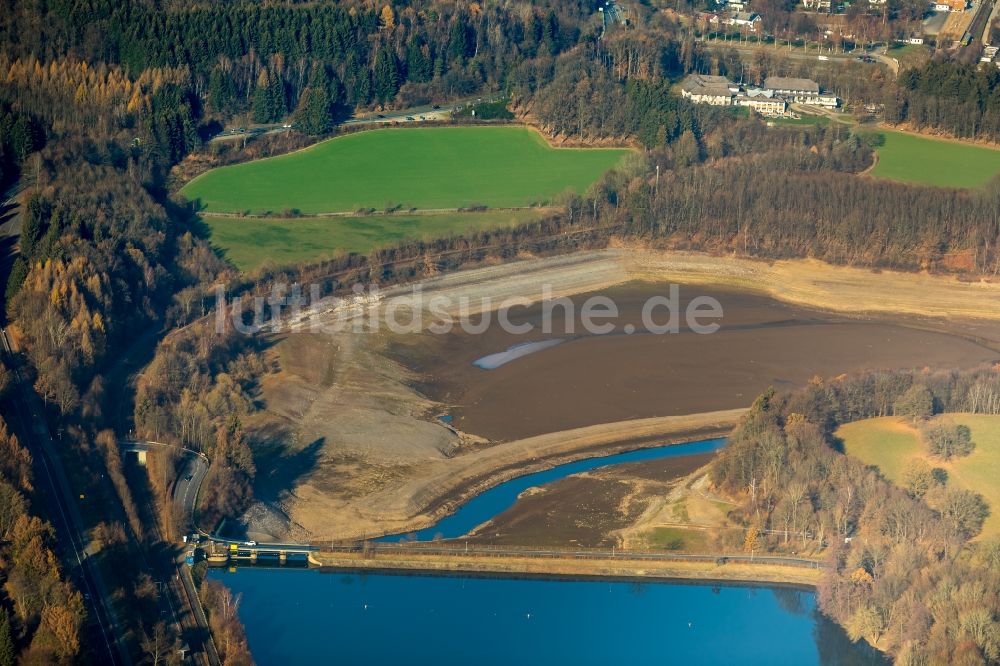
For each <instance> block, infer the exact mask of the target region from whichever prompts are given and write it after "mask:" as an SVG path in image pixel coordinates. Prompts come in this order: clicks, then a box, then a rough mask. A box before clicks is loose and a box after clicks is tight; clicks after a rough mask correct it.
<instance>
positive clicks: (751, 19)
mask: <svg viewBox="0 0 1000 666" xmlns="http://www.w3.org/2000/svg"><path fill="white" fill-rule="evenodd" d="M760 21H761V18H760V14H757V13H754V12H736V13H735V14H732V15H731V16H730V17H729V20H728V21H727V23H729V25H735V26H738V27H740V28H743V27H750V28H755V27H756V26H757V24H758V23H760Z"/></svg>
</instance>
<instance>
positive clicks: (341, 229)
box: [203, 210, 548, 271]
mask: <svg viewBox="0 0 1000 666" xmlns="http://www.w3.org/2000/svg"><path fill="white" fill-rule="evenodd" d="M547 212H548V211H542V210H519V211H512V212H510V211H509V212H503V211H486V212H483V213H453V214H452V213H442V214H438V215H371V216H364V217H303V218H294V219H276V218H238V217H211V216H206V217H205V218H203V220H204V222H205V224H206V225H207V226H208V227H209V229H210V231H211V234H212V245H213V246H214V247H215V248H216V249H217V250H219V251H220V252H221V253H222V254H223V256H225V258H226V259H228V260H229V261H230V262H232V263H233V264H234V265H235V266H236V267H237V268H239V269H240V270H243V271H252V270H254V269H256V268H259V267H261V266H264V265H271V266H289V265H293V264H299V263H303V262H307V261H315V260H319V259H324V258H327V257H331V256H334V255H336V254H342V253H350V252H358V253H367V252H369V251H370V250H372V249H373V248H376V247H384V246H388V245H394V244H397V243H399V242H401V241H404V240H412V239H420V240H427V239H432V238H442V237H447V236H451V235H453V234H463V233H468V232H475V231H486V230H490V229H498V228H501V227H511V226H517V225H519V224H524V223H527V222H531V221H534V220H537V219H540V218H542V217H544V216H545V215H546V214H547Z"/></svg>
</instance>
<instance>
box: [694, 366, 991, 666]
mask: <svg viewBox="0 0 1000 666" xmlns="http://www.w3.org/2000/svg"><path fill="white" fill-rule="evenodd" d="M912 392H921V393H925V394H926V395H929V396H931V401H932V404H933V411H934V412H936V413H940V412H945V411H973V412H979V413H993V414H995V413H998V411H997V407H998V405H997V404H996V403H995V402H992V401H993V400H995V398H996V396H998V395H1000V368H997V367H984V368H979V369H975V370H971V371H963V372H940V373H908V372H893V373H886V372H874V373H868V374H864V375H861V376H857V377H839V378H836V379H833V380H829V381H822V380H820V379H818V378H817V379H816V380H814V381H813V382H811V383H810V385H809V386H808V387H806V388H804V389H802V390H800V391H798V392H795V393H792V394H787V395H778V394H776V393H775V392H774V391H773V390H771V391H768V392H766V393H764V394H763V395H761V396H760V397H758V398H757V400H756V401H755V402H754V404H753V406H752V408H751V409H750V411H749V413H748V414H747V415H746V416H745V417H744V419H743V420H742V421H741V422H740V424H739V425H738V426H737V427H736V429H735V430H734V431H733V433H732V435H731V436H730V440H729V444H728V446H727V447H726V448H725V449H723V451H722V452H721V453H720V454H719V456H718V458H717V460H716V461H715V462H714V463H713V465H712V468H711V478H712V480H713V483H715V484H716V485H717V486H718V487H719V488H721V489H723V490H725V491H726V492H727V493H730V494H731V495H732V496H734V497H737V498H738V500H739V506H738V508H737V509H736V510H735V511H734V512H732V513H731V514H730V517H731V518H733V519H736V520H738V521H740V522H742V523H743V524H744V525H746V526H747V527H748V529H752V530H753V535H754V541H755V546H756V547H758V548H762V549H764V550H767V551H772V552H790V551H793V550H801V549H807V548H818V549H820V550H822V551H824V552H825V557H826V561H827V564H828V565H829V568H828V569H827V570H826V572H825V574H824V576H823V578H822V580H821V582H820V584H819V588H818V592H819V601H820V607H821V609H822V610H823V612H824V613H826V614H827V615H829V616H830V617H832V618H833V619H834V620H836V621H837V622H838V623H839V624H841V625H842V626H844V627H845V628H846V629H847V631H848V634H849V635H850V636H851V637H852V639H855V640H857V639H860V638H864V639H866V640H867V641H868V642H870V643H871V644H873V645H876V646H877V647H879V648H880V649H882V650H884V651H886V652H888V653H889V654H890V655H892V656H893V657H894V658H895V659H896V661H897V663H908V664H914V663H946V662H947V663H993V662H996V661H997V660H998V659H1000V621H998V618H1000V588H998V586H997V581H998V580H1000V540H998V539H996V538H993V539H987V540H981V541H978V542H975V543H971V542H970V539H971V538H973V537H975V536H976V535H977V534H978V533H979V531H980V529H981V527H982V524H983V520H984V519H985V517H986V515H987V513H988V511H989V508H988V507H987V505H986V504H985V502H984V501H983V499H982V498H981V497H980V496H978V495H977V494H975V493H973V492H971V491H967V490H962V489H956V488H952V487H950V486H948V485H946V484H943V483H941V482H940V481H939V480H935V479H934V478H933V476H932V477H930V478H926V477H925V478H924V481H923V482H922V483H918V484H914V485H911V484H908V487H907V488H906V489H902V488H898V487H896V486H894V485H893V484H891V483H889V482H888V481H886V480H885V479H884V478H882V477H881V476H880V475H879V474H878V473H877V472H876V471H875V470H874V468H871V467H867V466H865V465H864V464H862V463H861V462H859V461H857V460H855V459H853V458H850V457H848V456H846V455H844V454H843V453H842V452H841V444H840V442H839V441H838V440H837V437H836V434H835V433H836V429H837V427H838V426H839V425H841V424H844V423H848V422H851V421H854V420H858V419H864V418H870V417H875V416H884V415H887V414H893V413H895V410H896V408H897V407H902V408H903V411H904V412H906V411H907V410H906V408H905V404H906V402H907V397H906V396H907V394H908V393H912ZM983 396H989V397H988V399H987V401H985V402H984V401H983ZM764 535H766V536H764Z"/></svg>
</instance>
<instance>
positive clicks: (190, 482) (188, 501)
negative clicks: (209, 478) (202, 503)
mask: <svg viewBox="0 0 1000 666" xmlns="http://www.w3.org/2000/svg"><path fill="white" fill-rule="evenodd" d="M206 474H208V461H206V460H205V459H204V458H202V457H201V456H199V455H191V454H189V455H188V456H187V464H186V465H185V466H184V470H183V471H182V472H181V475H180V477H178V479H177V483H175V484H174V504H176V505H178V506H180V507H181V509H182V510H183V511H184V515H187V516H193V515H194V510H195V508H196V503H197V501H198V490H199V489H200V488H201V484H202V482H203V481H204V480H205V475H206Z"/></svg>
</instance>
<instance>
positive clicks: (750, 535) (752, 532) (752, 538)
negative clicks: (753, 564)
mask: <svg viewBox="0 0 1000 666" xmlns="http://www.w3.org/2000/svg"><path fill="white" fill-rule="evenodd" d="M759 548H760V534H759V532H758V530H757V528H756V527H755V526H753V525H751V526H750V527H748V528H747V531H746V534H745V535H744V536H743V552H744V553H749V554H750V559H753V555H754V553H755V552H756V551H757V550H758V549H759Z"/></svg>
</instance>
